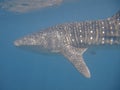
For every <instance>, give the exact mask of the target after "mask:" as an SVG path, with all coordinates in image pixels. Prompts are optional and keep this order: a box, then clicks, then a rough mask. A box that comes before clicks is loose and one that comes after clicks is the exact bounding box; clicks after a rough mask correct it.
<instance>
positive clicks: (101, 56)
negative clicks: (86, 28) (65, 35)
mask: <svg viewBox="0 0 120 90" xmlns="http://www.w3.org/2000/svg"><path fill="white" fill-rule="evenodd" d="M9 1H10V0H0V90H120V45H119V46H96V47H90V48H89V49H88V50H87V52H85V54H84V56H83V57H84V59H85V62H86V64H87V65H88V67H89V69H90V71H91V78H90V79H87V78H85V77H83V76H82V75H81V74H80V73H79V72H78V71H77V70H76V69H75V68H74V67H73V65H72V64H71V63H70V62H69V61H68V60H67V59H66V58H65V57H63V56H62V55H59V54H36V53H34V52H28V51H25V50H22V49H19V48H16V47H15V46H14V43H13V42H14V41H15V40H16V39H18V38H20V37H22V36H25V35H27V34H30V33H32V32H37V31H39V30H41V29H44V28H47V27H49V26H53V25H56V24H60V23H65V22H75V21H85V20H98V19H105V18H107V17H111V16H112V15H114V14H115V13H116V12H117V11H118V10H120V0H65V1H64V0H51V1H54V2H55V1H56V3H53V2H51V3H49V2H47V3H48V4H46V3H43V4H41V7H42V8H41V7H39V5H37V4H34V6H35V5H36V6H38V7H34V8H31V7H32V6H31V7H29V3H27V4H24V3H23V4H21V2H20V1H24V0H19V3H20V4H21V6H20V7H19V8H18V7H17V5H18V3H16V2H17V1H18V0H17V1H16V2H15V3H14V0H11V2H13V3H14V5H13V3H12V4H11V3H10V2H9ZM25 1H26V2H29V0H25ZM30 1H31V0H30ZM35 1H39V0H35ZM40 1H41V2H42V0H40ZM45 1H47V0H45ZM48 1H49V0H48ZM32 2H33V3H37V2H34V0H33V1H31V3H32ZM42 5H45V6H42ZM49 5H50V6H49ZM24 7H26V9H25V8H24ZM20 8H21V9H20ZM28 8H30V9H28Z"/></svg>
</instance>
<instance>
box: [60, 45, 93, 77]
mask: <svg viewBox="0 0 120 90" xmlns="http://www.w3.org/2000/svg"><path fill="white" fill-rule="evenodd" d="M86 50H87V48H80V49H78V48H75V47H72V46H65V47H64V49H63V50H62V54H63V55H64V56H65V57H66V58H68V60H69V61H70V62H71V63H72V64H73V65H74V66H75V68H76V69H77V70H78V71H79V72H80V73H81V74H83V75H84V76H85V77H87V78H90V76H91V75H90V72H89V69H88V67H87V65H86V64H85V62H84V60H83V58H82V54H83V53H84V52H85V51H86Z"/></svg>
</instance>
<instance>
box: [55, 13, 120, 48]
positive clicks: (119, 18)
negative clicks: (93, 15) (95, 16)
mask: <svg viewBox="0 0 120 90" xmlns="http://www.w3.org/2000/svg"><path fill="white" fill-rule="evenodd" d="M55 29H57V30H58V31H59V33H61V35H63V34H64V36H65V37H63V42H64V44H67V45H68V44H69V45H72V46H74V47H88V46H91V45H102V44H111V45H112V44H120V11H119V12H118V13H117V14H115V15H114V16H113V17H111V18H108V19H105V20H97V21H85V22H74V23H66V24H61V25H58V26H56V28H55Z"/></svg>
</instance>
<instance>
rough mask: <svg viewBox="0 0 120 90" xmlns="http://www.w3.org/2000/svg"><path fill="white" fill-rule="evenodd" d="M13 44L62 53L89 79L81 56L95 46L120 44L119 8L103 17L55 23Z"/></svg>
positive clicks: (88, 73)
mask: <svg viewBox="0 0 120 90" xmlns="http://www.w3.org/2000/svg"><path fill="white" fill-rule="evenodd" d="M14 44H15V46H18V47H23V48H29V49H31V50H35V51H38V52H39V51H47V52H52V53H61V54H62V55H64V56H65V57H66V58H67V59H68V60H69V61H70V62H71V63H72V64H73V65H74V66H75V68H76V69H77V70H78V71H79V72H80V73H81V74H83V75H84V76H85V77H87V78H90V77H91V74H90V71H89V69H88V67H87V65H86V63H85V62H84V59H83V57H82V55H83V53H84V52H85V51H86V50H87V49H88V48H89V47H90V46H93V45H105V44H111V45H113V44H120V11H118V12H117V13H116V14H115V15H113V16H112V17H110V18H107V19H103V20H96V21H84V22H73V23H64V24H59V25H56V26H52V27H49V28H47V29H45V30H43V31H40V32H37V33H33V34H30V35H28V36H25V37H23V38H20V39H18V40H16V41H15V42H14Z"/></svg>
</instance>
